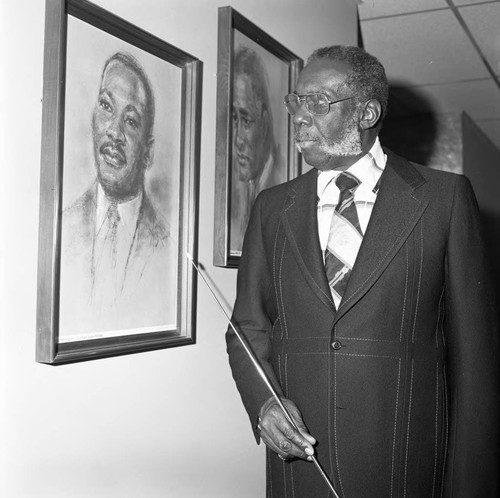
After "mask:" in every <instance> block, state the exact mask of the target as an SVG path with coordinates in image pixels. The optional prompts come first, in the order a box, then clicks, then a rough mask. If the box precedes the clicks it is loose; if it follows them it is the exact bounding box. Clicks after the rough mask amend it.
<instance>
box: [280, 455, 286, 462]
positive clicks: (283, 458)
mask: <svg viewBox="0 0 500 498" xmlns="http://www.w3.org/2000/svg"><path fill="white" fill-rule="evenodd" d="M278 456H279V457H280V459H281V460H283V461H284V462H286V457H284V456H281V455H280V454H279V453H278Z"/></svg>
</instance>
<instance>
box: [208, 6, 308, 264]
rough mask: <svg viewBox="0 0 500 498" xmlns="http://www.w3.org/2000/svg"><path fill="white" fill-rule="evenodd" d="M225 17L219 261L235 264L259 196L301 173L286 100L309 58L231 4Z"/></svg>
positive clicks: (221, 33)
mask: <svg viewBox="0 0 500 498" xmlns="http://www.w3.org/2000/svg"><path fill="white" fill-rule="evenodd" d="M218 23H219V24H218V61H217V129H216V169H215V226H214V265H215V266H221V267H226V268H235V267H238V264H239V260H240V258H241V250H242V245H243V237H244V234H245V231H246V228H247V225H248V220H249V216H250V211H251V209H252V206H253V203H254V201H255V198H256V196H257V195H258V194H259V192H261V191H262V190H264V189H266V188H269V187H272V186H274V185H278V184H279V183H283V182H285V181H287V180H290V179H292V178H294V177H296V176H297V175H299V174H300V170H301V167H300V156H299V154H298V152H297V150H296V148H295V146H294V143H293V123H292V120H291V119H290V118H289V116H288V113H287V112H286V110H285V108H284V106H283V98H284V96H285V95H286V94H288V93H290V92H291V91H293V89H294V86H295V83H296V81H297V78H298V74H299V72H300V70H301V68H302V60H301V59H300V58H299V57H297V56H296V55H295V54H293V53H292V52H291V51H290V50H288V49H287V48H285V47H284V46H283V45H281V44H280V43H279V42H277V41H276V40H275V39H273V38H272V37H271V36H269V35H268V34H267V33H265V32H264V31H262V29H260V28H259V27H257V26H256V25H255V24H253V23H252V22H251V21H249V20H248V19H246V18H245V17H243V16H242V15H241V14H239V13H238V12H237V11H236V10H234V9H233V8H231V7H220V8H219V19H218Z"/></svg>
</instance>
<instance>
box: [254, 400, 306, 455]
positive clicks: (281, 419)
mask: <svg viewBox="0 0 500 498" xmlns="http://www.w3.org/2000/svg"><path fill="white" fill-rule="evenodd" d="M281 401H282V402H283V404H284V405H285V407H286V408H287V410H288V412H289V413H290V415H291V416H292V418H293V420H294V422H295V423H296V424H297V427H298V428H299V431H300V432H297V430H296V429H294V427H293V425H292V424H291V423H290V422H289V421H288V418H287V417H286V415H285V414H284V413H283V410H282V409H281V408H280V406H279V405H278V402H277V401H276V400H275V399H274V398H269V399H268V400H267V401H266V402H265V403H264V405H263V406H262V408H261V409H260V421H259V429H260V437H261V438H262V440H263V441H264V443H265V444H266V446H267V447H268V448H270V449H271V450H273V451H275V452H276V453H277V454H278V455H279V457H280V458H281V459H283V460H286V459H287V458H293V457H297V458H302V459H304V460H311V455H314V449H313V445H314V444H316V440H315V439H314V438H313V437H312V436H311V435H310V434H309V433H308V432H307V428H306V426H305V425H304V422H303V421H302V415H301V413H300V411H299V409H298V408H297V405H296V404H295V403H294V402H293V401H290V400H289V399H284V398H282V400H281Z"/></svg>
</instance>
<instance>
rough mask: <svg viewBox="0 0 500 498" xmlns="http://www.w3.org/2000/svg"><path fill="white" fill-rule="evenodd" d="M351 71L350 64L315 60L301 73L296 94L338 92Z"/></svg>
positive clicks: (329, 60)
mask: <svg viewBox="0 0 500 498" xmlns="http://www.w3.org/2000/svg"><path fill="white" fill-rule="evenodd" d="M350 70H351V66H350V64H348V63H346V62H343V61H334V60H331V59H317V60H314V61H312V62H310V63H309V64H307V66H306V67H305V68H304V69H303V71H302V72H301V73H300V76H299V79H298V81H297V87H296V93H313V92H322V93H331V92H336V91H337V89H338V87H339V85H340V84H341V83H343V82H344V81H345V79H346V77H347V74H348V73H349V72H350Z"/></svg>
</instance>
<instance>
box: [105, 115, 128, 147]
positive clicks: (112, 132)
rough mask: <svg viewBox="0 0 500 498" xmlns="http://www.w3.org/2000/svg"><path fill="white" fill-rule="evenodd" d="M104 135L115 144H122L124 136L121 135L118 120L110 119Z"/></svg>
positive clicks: (121, 131) (121, 130) (121, 127)
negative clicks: (115, 142)
mask: <svg viewBox="0 0 500 498" xmlns="http://www.w3.org/2000/svg"><path fill="white" fill-rule="evenodd" d="M106 134H107V135H108V137H110V138H112V139H113V140H115V141H117V142H123V141H124V139H125V134H124V133H123V126H122V123H121V121H120V119H115V118H113V119H111V120H110V122H109V124H108V128H107V129H106Z"/></svg>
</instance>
